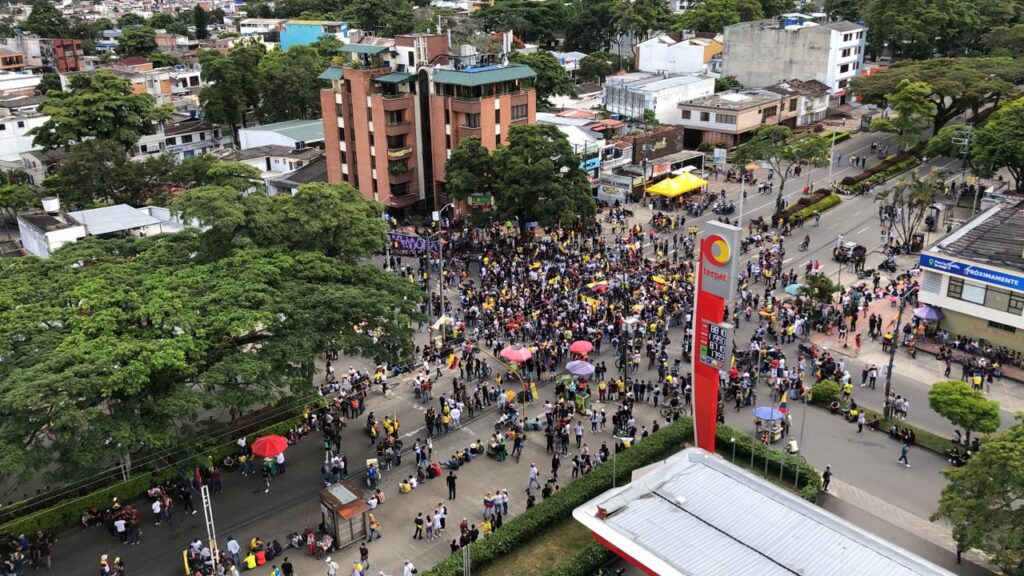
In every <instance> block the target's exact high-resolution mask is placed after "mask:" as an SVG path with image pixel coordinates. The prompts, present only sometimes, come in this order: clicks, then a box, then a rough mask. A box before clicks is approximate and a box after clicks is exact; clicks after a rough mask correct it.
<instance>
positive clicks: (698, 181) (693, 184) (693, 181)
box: [673, 172, 708, 193]
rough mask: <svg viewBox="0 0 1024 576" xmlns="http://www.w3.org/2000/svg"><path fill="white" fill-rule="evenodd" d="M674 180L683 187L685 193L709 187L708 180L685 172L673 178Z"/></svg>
mask: <svg viewBox="0 0 1024 576" xmlns="http://www.w3.org/2000/svg"><path fill="white" fill-rule="evenodd" d="M673 180H676V181H678V182H679V183H680V184H681V185H682V186H683V191H684V193H685V192H692V191H694V190H697V189H699V188H701V187H703V186H707V184H708V181H707V180H705V179H703V178H701V177H700V176H697V175H695V174H693V173H692V172H683V173H682V174H680V175H679V176H676V177H675V178H673Z"/></svg>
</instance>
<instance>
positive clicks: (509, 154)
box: [494, 124, 596, 227]
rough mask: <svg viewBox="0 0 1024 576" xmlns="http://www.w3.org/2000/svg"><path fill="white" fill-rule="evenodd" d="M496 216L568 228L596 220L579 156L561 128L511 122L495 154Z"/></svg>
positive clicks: (588, 186)
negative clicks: (577, 223)
mask: <svg viewBox="0 0 1024 576" xmlns="http://www.w3.org/2000/svg"><path fill="white" fill-rule="evenodd" d="M494 192H495V197H496V198H495V199H496V204H497V206H496V215H497V217H498V218H507V219H511V218H516V219H518V220H519V223H520V225H525V224H526V223H527V222H532V221H537V222H539V223H540V225H541V226H544V227H550V226H557V225H561V226H566V225H571V224H574V223H576V222H579V221H583V222H584V223H590V222H593V220H594V214H595V213H596V205H595V203H594V198H593V196H592V195H591V192H590V183H589V182H588V181H587V176H586V174H585V173H584V172H583V170H582V169H581V168H580V157H579V155H577V154H576V152H575V151H574V150H573V149H572V145H571V144H569V140H568V139H567V138H566V136H565V134H563V133H562V132H561V131H560V130H558V127H557V126H553V125H550V124H547V125H545V124H536V125H518V126H513V127H512V128H511V129H510V130H509V133H508V145H507V146H505V147H502V148H499V149H498V150H497V151H496V152H495V154H494Z"/></svg>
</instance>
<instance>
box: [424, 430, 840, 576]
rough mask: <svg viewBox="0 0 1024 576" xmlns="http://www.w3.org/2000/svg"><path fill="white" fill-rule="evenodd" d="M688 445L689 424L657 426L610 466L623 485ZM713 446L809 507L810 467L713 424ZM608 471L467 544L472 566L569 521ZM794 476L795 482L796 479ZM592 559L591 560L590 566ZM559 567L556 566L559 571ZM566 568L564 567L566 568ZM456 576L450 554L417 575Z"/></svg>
mask: <svg viewBox="0 0 1024 576" xmlns="http://www.w3.org/2000/svg"><path fill="white" fill-rule="evenodd" d="M692 440H693V421H692V420H691V419H689V418H680V419H679V420H677V421H675V422H674V423H672V424H670V425H667V426H664V427H662V428H661V429H660V430H658V431H657V432H655V433H654V434H651V435H650V436H648V437H647V438H646V439H644V440H643V441H642V442H638V443H637V444H636V445H634V446H633V447H632V448H630V449H628V450H626V451H625V452H623V453H621V454H619V456H618V462H617V464H616V471H617V473H616V476H617V480H618V482H619V483H620V484H621V483H623V482H627V481H628V480H629V478H630V475H631V474H632V472H633V470H635V469H637V468H641V467H643V466H647V465H649V464H652V463H654V462H657V461H659V460H663V459H665V458H667V457H669V456H671V455H672V454H674V453H676V452H678V451H679V450H682V449H683V448H684V445H685V444H687V443H690V442H692ZM715 445H716V446H717V449H718V451H719V452H720V453H722V454H723V455H724V454H727V453H728V454H731V453H732V450H733V446H735V449H736V458H737V460H738V461H743V459H749V458H750V455H751V452H753V455H754V465H755V470H756V469H763V468H764V465H765V459H767V460H768V473H769V474H774V475H775V477H776V478H778V477H779V472H780V468H781V469H782V478H783V480H784V481H787V482H790V483H795V484H796V485H797V486H799V488H800V495H801V497H803V498H805V499H806V500H809V501H811V502H815V501H817V499H818V495H819V494H820V493H821V475H820V474H819V473H818V471H817V470H815V469H814V467H813V466H811V465H809V464H807V463H806V462H804V461H803V460H801V459H799V458H797V457H795V456H791V455H789V454H786V453H785V452H780V451H776V450H772V449H771V448H769V447H768V446H765V445H763V444H761V443H760V442H757V441H755V440H754V439H753V438H752V437H751V435H750V434H749V433H747V432H744V431H741V430H739V429H737V428H733V427H731V426H727V425H725V424H719V425H718V427H717V432H716V438H715ZM611 469H612V467H611V465H610V464H608V463H605V464H602V465H600V466H598V467H597V468H595V469H594V471H593V472H591V473H590V474H588V475H586V476H583V477H581V478H578V479H576V480H574V481H572V482H570V483H569V484H568V485H567V486H565V487H564V488H562V489H561V490H560V491H559V492H558V494H555V495H554V496H552V497H550V498H548V499H546V500H543V501H542V502H541V503H539V504H537V505H536V506H534V507H533V508H530V509H529V510H526V511H525V512H523V513H522V514H520V515H519V516H516V517H515V518H513V519H511V520H509V521H508V522H506V523H505V524H504V526H503V527H502V529H501V530H498V531H497V532H494V533H492V534H491V535H490V536H488V537H487V538H486V539H484V540H479V541H477V542H474V543H473V544H471V546H472V550H471V556H472V558H473V566H474V567H475V568H481V567H483V566H486V565H487V564H490V563H491V562H496V561H499V560H500V559H502V558H504V557H506V556H507V555H508V554H510V553H512V552H513V551H515V550H516V548H518V547H519V546H522V545H523V544H524V543H525V542H527V541H529V540H530V539H532V538H536V537H543V536H542V535H543V534H544V533H545V531H546V528H548V527H550V526H553V525H554V524H557V523H559V522H563V521H565V520H566V519H567V518H571V517H572V511H573V510H574V509H575V508H576V507H578V506H580V505H582V504H584V503H586V502H587V501H589V500H591V499H593V498H595V497H597V496H598V495H600V494H601V493H603V492H605V491H606V490H608V489H610V488H611V486H612V470H611ZM798 475H799V477H798ZM596 560H597V559H596V558H595V559H593V561H596ZM561 568H562V567H559V569H561ZM566 569H568V568H566ZM593 573H594V572H593V571H590V572H565V573H564V574H573V575H575V574H593ZM460 574H462V554H461V553H456V554H453V555H451V556H449V557H447V558H445V559H444V560H441V561H440V562H438V563H437V564H435V565H434V566H433V568H431V569H430V570H427V571H426V572H424V573H423V576H459V575H460Z"/></svg>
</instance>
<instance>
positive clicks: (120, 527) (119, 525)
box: [114, 518, 128, 543]
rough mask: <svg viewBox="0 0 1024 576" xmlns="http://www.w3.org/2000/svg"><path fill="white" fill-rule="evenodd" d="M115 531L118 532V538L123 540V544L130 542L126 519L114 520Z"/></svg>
mask: <svg viewBox="0 0 1024 576" xmlns="http://www.w3.org/2000/svg"><path fill="white" fill-rule="evenodd" d="M114 529H116V530H117V537H118V538H120V539H121V543H124V542H127V541H128V522H126V521H125V519H124V518H118V519H117V520H114Z"/></svg>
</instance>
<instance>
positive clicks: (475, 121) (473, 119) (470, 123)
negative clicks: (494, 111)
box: [465, 114, 480, 128]
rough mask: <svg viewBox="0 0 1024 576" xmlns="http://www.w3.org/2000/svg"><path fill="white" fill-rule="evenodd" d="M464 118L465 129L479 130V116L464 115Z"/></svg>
mask: <svg viewBox="0 0 1024 576" xmlns="http://www.w3.org/2000/svg"><path fill="white" fill-rule="evenodd" d="M465 117H466V124H465V126H466V127H467V128H479V127H480V115H479V114H466V115H465Z"/></svg>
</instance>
